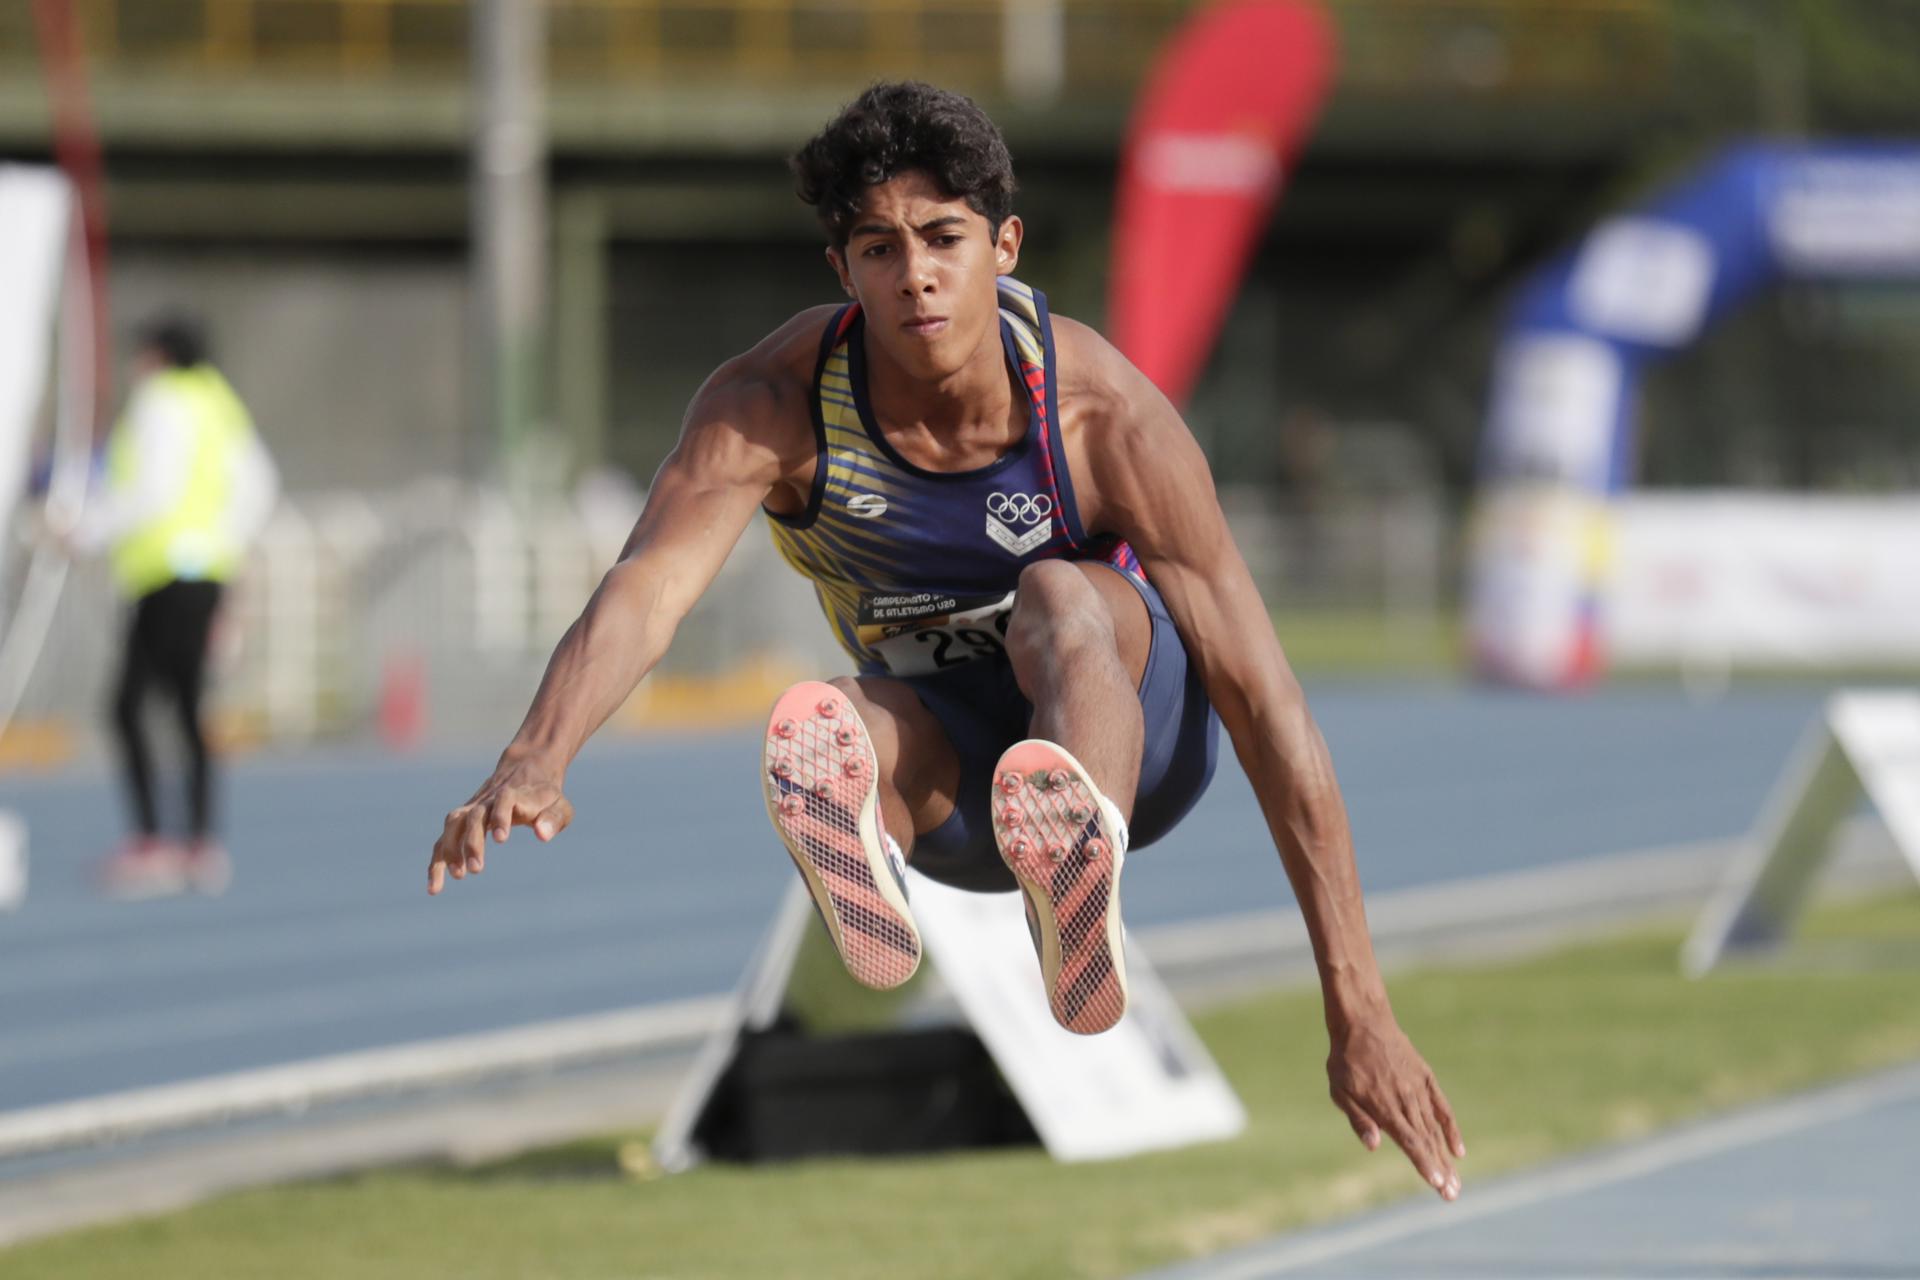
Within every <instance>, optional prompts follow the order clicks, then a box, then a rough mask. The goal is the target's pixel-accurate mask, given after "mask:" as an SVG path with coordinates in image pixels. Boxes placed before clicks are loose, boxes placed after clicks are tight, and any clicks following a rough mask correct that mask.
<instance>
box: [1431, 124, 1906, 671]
mask: <svg viewBox="0 0 1920 1280" xmlns="http://www.w3.org/2000/svg"><path fill="white" fill-rule="evenodd" d="M1916 275H1920V146H1914V145H1895V144H1879V143H1855V144H1843V145H1795V146H1786V145H1773V144H1764V143H1750V144H1745V145H1741V146H1737V147H1733V148H1730V149H1728V150H1726V151H1724V152H1722V153H1720V154H1719V155H1717V156H1715V157H1714V158H1713V159H1712V160H1711V161H1710V162H1709V163H1708V164H1706V165H1705V166H1703V167H1702V168H1700V169H1699V170H1697V171H1696V172H1695V173H1694V174H1693V175H1692V176H1691V177H1689V178H1687V179H1686V180H1684V181H1682V182H1681V183H1679V184H1677V185H1676V186H1674V187H1672V188H1669V189H1668V190H1666V191H1665V192H1664V193H1662V194H1660V195H1659V196H1658V197H1656V198H1655V199H1654V200H1652V201H1651V202H1650V203H1648V204H1646V205H1644V206H1642V207H1640V208H1638V209H1635V210H1631V211H1628V212H1624V213H1621V214H1618V215H1615V216H1613V217H1610V218H1608V219H1607V220H1606V221H1604V222H1602V223H1601V224H1600V225H1599V226H1597V227H1595V228H1594V230H1593V231H1592V232H1591V233H1589V234H1588V235H1587V237H1586V238H1585V239H1584V240H1583V241H1582V242H1581V243H1580V244H1579V245H1577V246H1575V248H1574V249H1573V250H1571V251H1570V252H1568V253H1566V254H1564V255H1562V256H1561V257H1559V258H1557V259H1555V260H1554V261H1553V262H1551V263H1549V264H1548V265H1547V266H1546V267H1545V268H1544V269H1543V270H1541V271H1540V272H1539V273H1538V274H1537V275H1536V276H1534V277H1533V279H1532V280H1530V281H1529V282H1528V283H1527V284H1526V285H1525V286H1524V287H1523V288H1522V290H1521V291H1520V294H1519V296H1518V298H1517V299H1516V301H1515V304H1514V306H1513V308H1512V310H1511V312H1510V314H1509V318H1508V323H1507V327H1506V330H1505V333H1504V335H1503V337H1502V339H1501V342H1500V344H1499V347H1498V351H1497V355H1496V362H1495V370H1494V390H1493V401H1492V406H1491V409H1490V412H1489V414H1488V423H1487V432H1486V436H1485V440H1484V447H1483V450H1482V456H1481V475H1482V491H1481V501H1480V503H1479V507H1480V518H1479V520H1478V521H1477V525H1476V531H1475V541H1474V546H1473V549H1472V580H1471V583H1470V606H1469V608H1470V613H1469V624H1470V628H1471V630H1472V634H1473V640H1474V649H1475V652H1476V654H1477V657H1478V661H1479V664H1480V666H1481V667H1482V669H1483V670H1484V671H1486V672H1488V673H1489V674H1492V675H1494V676H1496V677H1500V678H1506V679H1511V680H1516V681H1520V682H1523V683H1532V684H1549V685H1551V684H1566V683H1573V682H1577V681H1579V680H1581V679H1583V678H1586V677H1587V676H1590V675H1591V674H1593V672H1594V671H1595V670H1597V668H1598V665H1599V662H1600V660H1601V655H1600V653H1599V643H1598V638H1597V637H1598V626H1599V618H1598V613H1597V610H1598V607H1599V603H1598V602H1599V589H1600V587H1601V585H1602V582H1601V575H1602V574H1603V573H1604V564H1603V563H1602V562H1603V561H1604V556H1603V555H1600V554H1597V553H1596V552H1595V551H1594V547H1593V543H1594V541H1595V539H1596V538H1602V537H1603V532H1596V522H1598V521H1603V520H1604V510H1605V501H1606V499H1607V497H1608V496H1609V495H1611V494H1614V493H1617V492H1619V491H1620V490H1622V489H1624V488H1626V487H1628V486H1629V485H1631V484H1632V483H1633V480H1634V477H1635V472H1636V469H1637V458H1636V457H1635V452H1634V444H1635V432H1634V431H1633V430H1632V425H1633V420H1634V414H1635V406H1636V403H1637V400H1638V394H1637V393H1638V388H1639V381H1640V377H1641V374H1642V371H1643V370H1644V369H1645V367H1646V366H1647V364H1648V362H1649V361H1652V360H1655V359H1658V358H1660V357H1662V356H1665V355H1667V354H1669V353H1671V352H1674V351H1678V350H1681V349H1683V348H1685V347H1687V346H1690V345H1691V344H1692V343H1693V342H1695V341H1696V340H1697V339H1698V338H1699V336H1700V335H1701V334H1702V333H1703V332H1705V331H1706V329H1707V328H1708V327H1709V326H1711V325H1712V324H1713V323H1714V322H1715V321H1716V320H1717V319H1718V318H1719V317H1721V316H1723V315H1725V314H1726V313H1727V312H1728V311H1730V310H1731V309H1733V308H1734V307H1736V306H1738V305H1739V303H1740V302H1741V301H1743V300H1744V299H1746V298H1747V297H1748V296H1750V295H1751V294H1753V293H1755V292H1756V291H1758V290H1760V289H1761V288H1763V287H1765V286H1766V285H1768V284H1770V283H1773V282H1775V281H1777V280H1782V279H1800V278H1814V279H1834V278H1879V279H1885V278H1895V277H1909V276H1916Z"/></svg>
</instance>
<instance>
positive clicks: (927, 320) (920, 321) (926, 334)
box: [900, 316, 947, 338]
mask: <svg viewBox="0 0 1920 1280" xmlns="http://www.w3.org/2000/svg"><path fill="white" fill-rule="evenodd" d="M900 327H901V328H902V329H905V330H906V331H907V332H908V333H911V334H913V335H914V336H915V337H920V338H931V337H932V336H933V335H934V334H936V333H939V332H941V331H942V330H944V329H945V328H946V327H947V318H946V317H945V316H915V317H914V318H913V319H911V320H909V321H907V322H906V323H905V324H903V325H901V326H900Z"/></svg>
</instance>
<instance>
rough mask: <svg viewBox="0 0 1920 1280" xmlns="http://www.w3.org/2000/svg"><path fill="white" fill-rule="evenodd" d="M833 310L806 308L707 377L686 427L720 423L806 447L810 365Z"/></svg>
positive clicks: (809, 419)
mask: <svg viewBox="0 0 1920 1280" xmlns="http://www.w3.org/2000/svg"><path fill="white" fill-rule="evenodd" d="M837 310H838V308H836V307H832V306H822V307H809V308H807V309H806V310H805V311H802V312H800V313H798V314H797V315H795V316H794V317H793V318H792V319H790V320H788V321H787V322H786V323H785V324H783V325H781V326H780V327H779V328H777V329H775V330H774V331H773V332H772V333H769V334H768V335H767V336H766V337H764V338H762V339H761V340H760V341H759V342H757V343H755V344H754V345H753V346H752V347H751V348H749V349H748V350H746V351H743V352H741V353H740V354H739V355H737V356H734V357H732V358H731V359H728V360H725V361H723V362H722V363H721V364H720V366H719V367H718V368H717V369H715V370H714V371H713V372H712V373H711V374H709V375H708V377H707V380H706V381H705V382H704V383H702V384H701V386H700V390H699V391H698V392H697V393H695V395H694V398H693V403H692V405H691V406H689V408H688V414H687V417H688V421H687V426H688V428H690V429H691V428H694V427H697V426H699V425H700V424H702V423H705V422H713V421H716V420H720V421H725V422H726V423H728V424H729V425H730V426H731V427H733V428H735V429H737V430H742V431H745V432H746V433H748V434H749V435H753V436H758V437H761V438H763V439H779V440H784V439H788V438H791V439H792V440H793V441H795V442H802V441H804V442H805V443H806V444H807V446H808V447H809V448H810V447H811V441H812V439H813V435H812V431H813V428H812V420H813V419H812V408H811V405H810V400H811V397H812V395H813V375H814V365H815V363H816V362H817V360H818V358H819V353H820V341H821V337H822V335H823V334H824V333H825V332H826V326H827V325H828V323H829V322H830V321H831V320H832V319H833V316H834V313H835V312H836V311H837Z"/></svg>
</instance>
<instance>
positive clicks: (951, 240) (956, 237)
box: [934, 233, 966, 249]
mask: <svg viewBox="0 0 1920 1280" xmlns="http://www.w3.org/2000/svg"><path fill="white" fill-rule="evenodd" d="M965 238H966V237H964V236H962V235H960V234H958V233H949V234H947V235H944V236H938V237H936V238H935V239H934V243H935V244H937V245H939V246H940V247H941V248H943V249H944V248H949V247H951V246H953V245H956V244H959V243H960V242H961V241H962V240H963V239H965Z"/></svg>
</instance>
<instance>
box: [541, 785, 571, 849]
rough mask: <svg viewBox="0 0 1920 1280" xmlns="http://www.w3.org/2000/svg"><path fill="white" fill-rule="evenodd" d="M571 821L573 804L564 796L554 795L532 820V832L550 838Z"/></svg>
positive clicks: (544, 838) (564, 828)
mask: <svg viewBox="0 0 1920 1280" xmlns="http://www.w3.org/2000/svg"><path fill="white" fill-rule="evenodd" d="M572 823H573V804H572V802H571V801H569V800H568V799H567V798H566V797H565V796H555V797H554V800H553V803H552V804H550V805H548V806H547V807H546V808H544V809H542V810H541V811H540V812H539V814H538V815H537V816H536V817H535V818H534V820H533V834H535V835H537V836H539V837H540V838H541V839H542V840H551V839H553V838H554V837H555V836H557V835H559V834H560V833H561V832H562V831H565V830H566V829H567V828H568V827H569V826H571V825H572Z"/></svg>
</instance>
